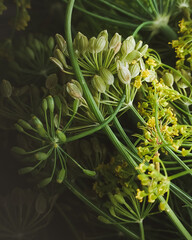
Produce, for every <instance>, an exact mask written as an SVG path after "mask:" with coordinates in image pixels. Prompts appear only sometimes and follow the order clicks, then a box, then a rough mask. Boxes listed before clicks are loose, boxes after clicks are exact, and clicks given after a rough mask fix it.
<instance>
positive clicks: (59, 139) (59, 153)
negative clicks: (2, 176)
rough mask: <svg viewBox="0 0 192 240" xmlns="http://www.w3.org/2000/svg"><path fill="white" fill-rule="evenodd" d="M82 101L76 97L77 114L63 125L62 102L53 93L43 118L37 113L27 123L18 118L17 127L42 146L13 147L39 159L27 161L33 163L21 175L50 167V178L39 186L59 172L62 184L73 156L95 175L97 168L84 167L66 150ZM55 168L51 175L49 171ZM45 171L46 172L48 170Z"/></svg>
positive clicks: (57, 178) (25, 154)
mask: <svg viewBox="0 0 192 240" xmlns="http://www.w3.org/2000/svg"><path fill="white" fill-rule="evenodd" d="M78 106H79V101H78V100H75V101H74V104H73V116H72V117H71V119H69V121H68V122H67V123H66V124H65V125H64V126H63V123H62V107H63V105H62V102H61V100H60V98H59V97H58V96H55V97H54V98H53V97H52V96H51V95H49V96H48V97H47V98H44V99H43V101H42V114H43V116H44V119H43V121H41V120H40V118H38V117H37V116H33V117H32V119H31V120H30V121H29V122H27V121H25V120H22V119H20V120H18V122H17V123H16V124H15V128H16V130H17V131H19V132H20V133H22V134H24V135H26V136H28V137H30V139H31V140H34V141H35V144H34V143H33V142H32V145H34V146H37V144H39V146H40V147H39V148H37V149H35V150H31V151H26V150H25V149H23V148H21V147H13V148H12V150H13V152H15V153H17V154H20V155H23V156H24V157H25V156H26V157H27V156H29V159H31V160H32V162H34V161H35V162H36V164H35V165H31V164H30V161H29V162H28V161H26V162H25V163H26V164H30V166H27V167H24V168H21V169H20V170H19V173H20V174H26V173H30V172H32V171H33V172H36V173H38V172H39V171H41V170H42V169H44V168H46V170H47V173H46V175H47V177H46V178H44V179H43V180H42V181H41V182H40V183H39V184H38V186H39V187H44V186H46V185H47V184H49V183H50V182H51V181H52V180H53V177H54V175H55V174H56V176H57V177H56V180H57V182H58V183H62V182H63V181H64V179H65V177H66V174H67V164H66V159H71V160H72V161H73V163H75V164H76V165H77V166H78V167H79V168H80V169H81V170H82V171H83V172H84V173H85V174H87V175H89V176H90V175H91V174H92V175H94V174H95V172H94V171H90V170H87V169H84V168H83V167H81V165H80V164H78V163H77V162H76V161H75V160H74V159H73V158H71V157H70V156H69V155H68V154H67V152H66V150H65V144H66V142H67V137H66V131H67V129H68V127H69V126H70V124H71V122H72V119H73V117H74V115H75V114H76V113H77V111H78ZM50 169H51V174H50V173H49V172H50ZM46 170H45V171H46Z"/></svg>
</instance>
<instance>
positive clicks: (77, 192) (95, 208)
mask: <svg viewBox="0 0 192 240" xmlns="http://www.w3.org/2000/svg"><path fill="white" fill-rule="evenodd" d="M64 183H65V185H66V186H67V188H68V189H69V190H70V191H71V192H72V193H73V194H74V195H75V196H76V197H78V198H79V199H80V200H81V201H82V202H84V203H85V204H86V205H87V206H89V207H90V208H91V209H92V210H94V211H95V212H96V213H97V214H99V215H101V216H103V217H104V218H106V219H107V220H108V221H109V222H111V224H115V226H116V227H117V229H119V230H120V231H121V232H123V233H124V234H125V235H126V236H127V237H131V238H132V239H138V240H139V239H140V238H139V236H137V235H136V234H135V233H133V232H132V231H130V230H128V229H127V228H125V227H124V226H123V225H121V224H119V223H117V222H116V221H115V220H113V219H112V218H111V217H110V216H109V215H108V214H106V213H105V212H103V211H102V210H101V208H99V207H97V206H96V205H95V204H93V203H92V202H91V201H89V200H88V199H87V198H86V197H85V196H84V195H83V194H82V193H81V192H80V191H79V190H77V188H75V187H74V186H73V185H72V184H70V183H69V182H68V181H67V180H65V182H64Z"/></svg>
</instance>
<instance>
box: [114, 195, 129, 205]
mask: <svg viewBox="0 0 192 240" xmlns="http://www.w3.org/2000/svg"><path fill="white" fill-rule="evenodd" d="M114 198H115V200H116V201H117V202H118V203H120V204H125V205H126V201H125V199H124V197H123V196H122V195H121V194H120V193H119V194H115V195H114Z"/></svg>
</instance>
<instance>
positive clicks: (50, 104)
mask: <svg viewBox="0 0 192 240" xmlns="http://www.w3.org/2000/svg"><path fill="white" fill-rule="evenodd" d="M47 105H48V108H49V111H50V112H52V113H53V112H54V107H55V103H54V100H53V97H52V96H51V95H49V96H48V97H47Z"/></svg>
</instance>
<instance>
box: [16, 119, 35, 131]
mask: <svg viewBox="0 0 192 240" xmlns="http://www.w3.org/2000/svg"><path fill="white" fill-rule="evenodd" d="M18 124H19V125H20V126H21V127H23V128H25V129H28V130H32V129H33V128H32V127H31V125H30V124H29V123H28V122H26V121H25V120H23V119H19V120H18Z"/></svg>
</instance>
